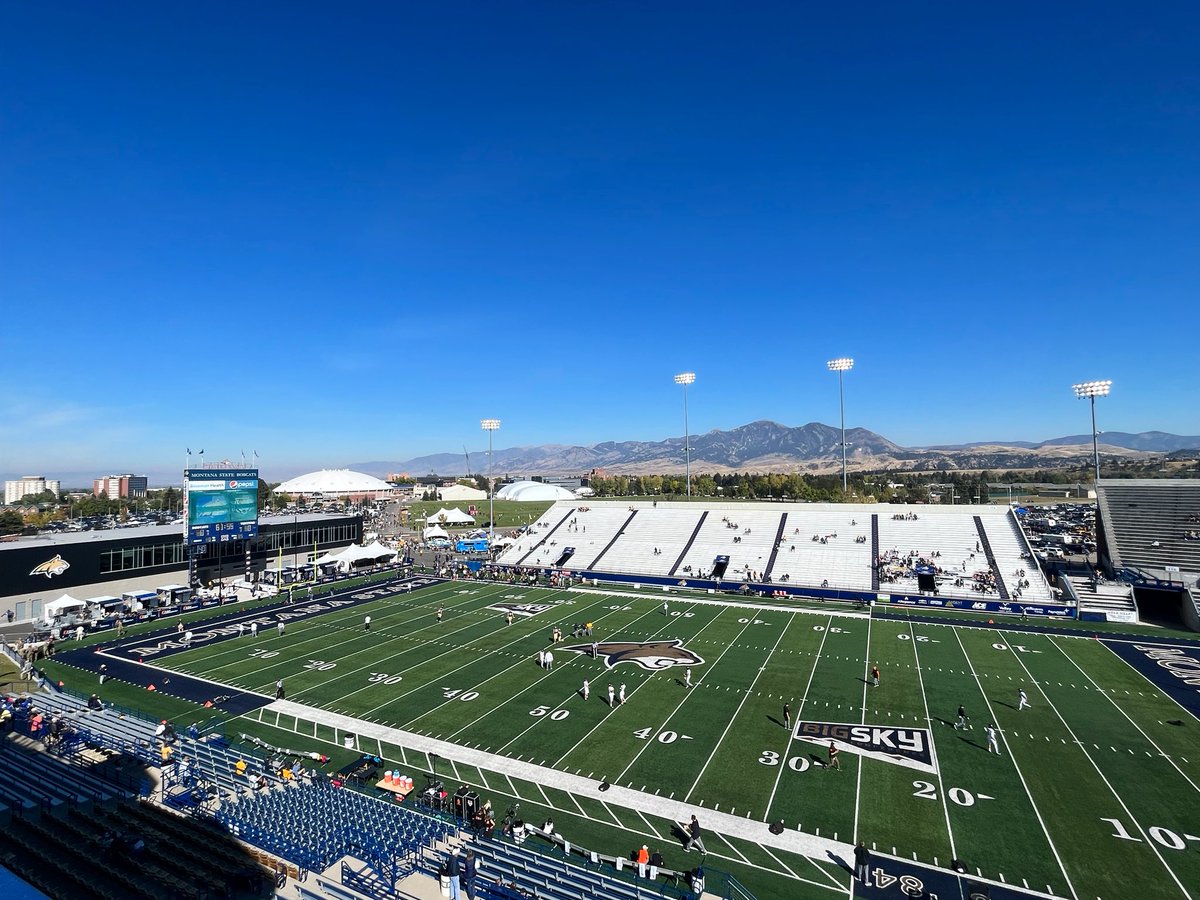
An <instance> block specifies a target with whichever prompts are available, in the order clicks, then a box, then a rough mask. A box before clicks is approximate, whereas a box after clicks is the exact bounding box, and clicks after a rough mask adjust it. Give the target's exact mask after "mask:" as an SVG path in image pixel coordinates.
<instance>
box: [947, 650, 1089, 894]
mask: <svg viewBox="0 0 1200 900" xmlns="http://www.w3.org/2000/svg"><path fill="white" fill-rule="evenodd" d="M951 633H952V634H953V635H954V639H955V640H956V641H958V647H959V649H960V650H961V651H962V655H963V659H965V660H966V661H967V668H968V669H970V670H971V677H972V678H974V679H975V684H976V686H977V687H978V688H979V694H980V696H982V697H983V702H984V704H986V706H987V709H988V716H989V720H990V721H991V722H992V723H995V722H996V711H995V710H994V709H993V708H992V701H991V700H989V699H988V695H987V691H985V690H984V689H983V682H981V681H980V680H979V675H978V674H976V672H975V666H974V664H973V663H972V662H971V657H970V656H968V655H967V648H966V647H965V646H964V645H963V642H962V638H961V637H959V634H958V629H951ZM1007 756H1008V759H1009V761H1010V762H1011V763H1012V764H1013V768H1014V769H1015V770H1016V772H1017V777H1018V778H1019V779H1021V787H1023V788H1024V789H1025V796H1026V797H1028V798H1029V805H1030V807H1031V808H1032V809H1033V814H1034V815H1035V816H1037V820H1038V824H1039V825H1041V826H1042V834H1044V835H1045V836H1046V843H1047V844H1049V845H1050V851H1051V852H1052V853H1053V854H1054V859H1055V860H1056V861H1057V862H1058V870H1059V871H1060V872H1062V876H1063V879H1064V880H1065V881H1066V882H1067V890H1069V891H1070V892H1071V896H1072V897H1078V896H1079V894H1078V893H1076V891H1075V886H1074V885H1073V884H1071V876H1070V875H1068V874H1067V867H1066V866H1065V865H1063V861H1062V857H1061V856H1059V854H1058V848H1057V847H1055V846H1054V839H1053V838H1051V837H1050V831H1049V829H1048V828H1046V820H1045V819H1043V818H1042V812H1041V810H1039V809H1038V807H1037V803H1036V802H1034V799H1033V794H1032V793H1031V792H1030V790H1029V784H1028V783H1027V782H1026V781H1025V776H1024V775H1023V774H1022V773H1021V767H1020V765H1018V764H1017V758H1016V757H1015V756H1014V755H1013V753H1012V748H1009V752H1008V754H1007Z"/></svg>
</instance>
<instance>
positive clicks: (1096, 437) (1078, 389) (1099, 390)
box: [1071, 381, 1112, 484]
mask: <svg viewBox="0 0 1200 900" xmlns="http://www.w3.org/2000/svg"><path fill="white" fill-rule="evenodd" d="M1071 387H1072V388H1073V389H1074V390H1075V396H1076V397H1078V398H1079V399H1080V400H1083V399H1084V398H1087V399H1088V400H1091V401H1092V462H1093V464H1094V465H1095V467H1096V483H1097V484H1099V482H1100V432H1098V431H1097V430H1096V398H1097V397H1107V396H1108V392H1109V389H1110V388H1112V382H1111V381H1083V382H1080V383H1079V384H1073V385H1071Z"/></svg>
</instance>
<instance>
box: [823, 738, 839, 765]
mask: <svg viewBox="0 0 1200 900" xmlns="http://www.w3.org/2000/svg"><path fill="white" fill-rule="evenodd" d="M839 753H841V751H840V750H838V748H837V744H835V743H834V742H833V741H830V742H829V762H828V763H826V765H825V768H826V769H837V770H838V771H839V772H840V771H842V761H841V760H840V759H839V758H838V754H839Z"/></svg>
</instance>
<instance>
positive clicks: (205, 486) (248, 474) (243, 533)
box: [184, 469, 258, 544]
mask: <svg viewBox="0 0 1200 900" xmlns="http://www.w3.org/2000/svg"><path fill="white" fill-rule="evenodd" d="M184 491H185V493H186V494H187V542H188V543H189V544H211V543H217V542H221V543H224V542H226V541H240V540H243V539H245V538H250V537H254V535H256V534H258V470H257V469H188V470H187V471H186V472H185V473H184Z"/></svg>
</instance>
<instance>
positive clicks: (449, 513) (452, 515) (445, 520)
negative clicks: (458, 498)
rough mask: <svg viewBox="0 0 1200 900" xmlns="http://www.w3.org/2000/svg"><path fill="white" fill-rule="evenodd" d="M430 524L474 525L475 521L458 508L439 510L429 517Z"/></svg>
mask: <svg viewBox="0 0 1200 900" xmlns="http://www.w3.org/2000/svg"><path fill="white" fill-rule="evenodd" d="M429 521H430V522H441V523H442V524H443V525H474V524H475V519H474V518H473V517H472V516H468V515H467V514H466V513H465V512H463V511H462V510H461V509H459V508H458V507H457V506H456V507H455V508H454V509H439V510H438V511H437V512H435V513H434V514H433V515H432V516H430V517H429Z"/></svg>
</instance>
